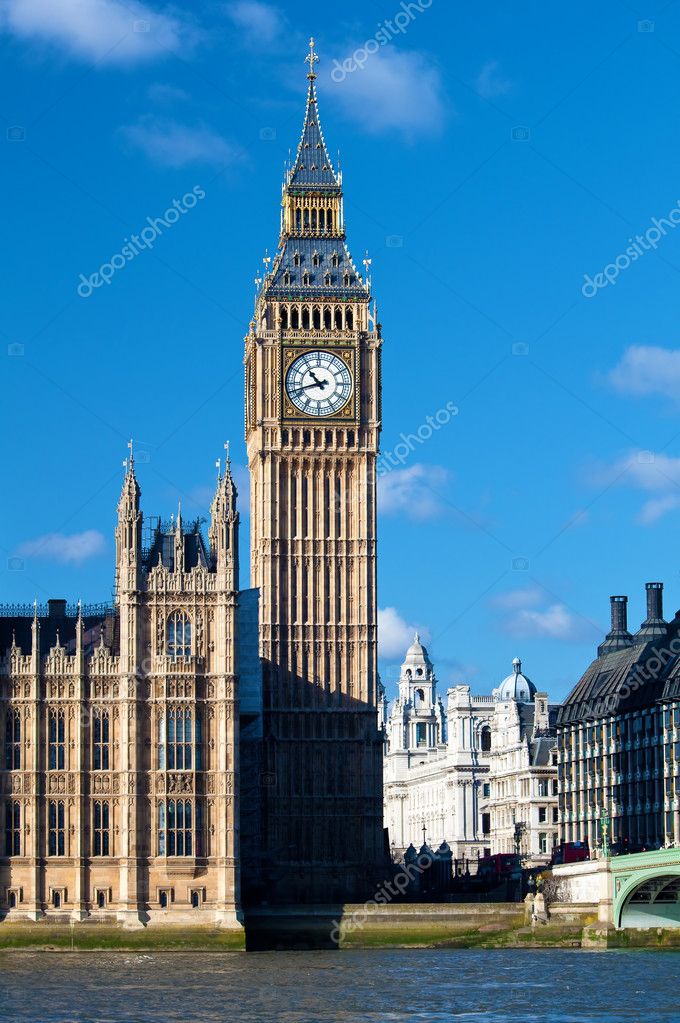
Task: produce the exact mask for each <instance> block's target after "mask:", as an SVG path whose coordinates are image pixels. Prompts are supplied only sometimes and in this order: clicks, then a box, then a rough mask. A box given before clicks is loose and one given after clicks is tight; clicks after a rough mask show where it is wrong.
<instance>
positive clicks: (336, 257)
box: [331, 252, 340, 267]
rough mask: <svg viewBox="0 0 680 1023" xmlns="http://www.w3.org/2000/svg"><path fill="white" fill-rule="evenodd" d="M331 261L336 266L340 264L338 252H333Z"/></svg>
mask: <svg viewBox="0 0 680 1023" xmlns="http://www.w3.org/2000/svg"><path fill="white" fill-rule="evenodd" d="M331 263H332V264H333V266H336V267H337V266H340V257H339V255H338V254H337V252H334V253H332V255H331Z"/></svg>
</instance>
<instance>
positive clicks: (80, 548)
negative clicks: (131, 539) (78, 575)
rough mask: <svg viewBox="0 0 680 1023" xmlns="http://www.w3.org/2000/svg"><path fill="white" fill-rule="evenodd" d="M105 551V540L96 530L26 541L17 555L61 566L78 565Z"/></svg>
mask: <svg viewBox="0 0 680 1023" xmlns="http://www.w3.org/2000/svg"><path fill="white" fill-rule="evenodd" d="M105 549H106V540H105V538H104V537H103V536H102V534H101V533H99V532H98V531H97V530H96V529H86V530H85V532H84V533H71V535H70V536H67V535H66V534H65V533H47V534H46V535H45V536H39V537H37V538H36V539H35V540H27V541H26V543H23V544H22V545H21V547H19V550H18V552H17V553H18V554H20V555H21V556H22V557H25V558H48V559H50V560H51V561H58V562H60V563H61V564H63V565H68V564H73V565H80V564H81V562H83V561H87V559H88V558H94V557H96V556H97V555H98V554H101V553H102V552H103V551H104V550H105Z"/></svg>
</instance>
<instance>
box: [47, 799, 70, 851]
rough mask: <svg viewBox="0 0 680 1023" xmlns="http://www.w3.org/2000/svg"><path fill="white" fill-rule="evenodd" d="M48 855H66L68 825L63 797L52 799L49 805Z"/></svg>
mask: <svg viewBox="0 0 680 1023" xmlns="http://www.w3.org/2000/svg"><path fill="white" fill-rule="evenodd" d="M47 825H48V831H47V853H48V856H65V855H66V827H65V814H64V801H63V799H50V801H49V803H48V805H47Z"/></svg>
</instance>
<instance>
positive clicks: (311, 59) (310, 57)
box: [305, 36, 319, 82]
mask: <svg viewBox="0 0 680 1023" xmlns="http://www.w3.org/2000/svg"><path fill="white" fill-rule="evenodd" d="M318 59H319V58H318V56H317V54H316V51H315V49H314V36H312V37H311V39H310V40H309V53H308V54H307V56H306V57H305V64H309V71H308V72H307V78H309V80H310V81H312V82H313V81H314V79H315V78H316V72H315V71H314V65H315V64H316V63H317V61H318Z"/></svg>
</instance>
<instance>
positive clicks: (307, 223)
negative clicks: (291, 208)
mask: <svg viewBox="0 0 680 1023" xmlns="http://www.w3.org/2000/svg"><path fill="white" fill-rule="evenodd" d="M304 225H305V231H308V230H309V210H305V212H304Z"/></svg>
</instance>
